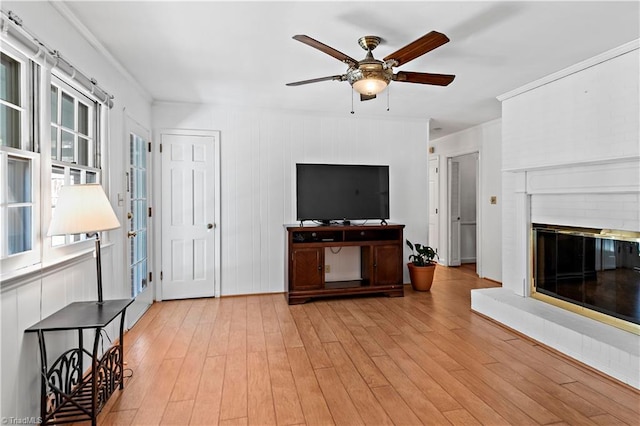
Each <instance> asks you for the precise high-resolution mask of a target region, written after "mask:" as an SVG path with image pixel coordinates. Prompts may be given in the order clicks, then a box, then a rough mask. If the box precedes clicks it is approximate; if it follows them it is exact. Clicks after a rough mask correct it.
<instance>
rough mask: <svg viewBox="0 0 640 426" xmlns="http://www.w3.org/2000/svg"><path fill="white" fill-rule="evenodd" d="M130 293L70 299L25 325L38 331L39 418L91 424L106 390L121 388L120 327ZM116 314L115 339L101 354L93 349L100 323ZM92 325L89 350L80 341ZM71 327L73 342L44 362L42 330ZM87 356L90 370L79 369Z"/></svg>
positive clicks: (97, 343) (97, 344)
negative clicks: (92, 299) (97, 299)
mask: <svg viewBox="0 0 640 426" xmlns="http://www.w3.org/2000/svg"><path fill="white" fill-rule="evenodd" d="M131 303H133V299H118V300H105V301H104V303H102V304H98V303H97V302H74V303H71V304H70V305H67V306H66V307H64V308H62V309H61V310H59V311H58V312H56V313H54V314H52V315H50V316H49V317H47V318H45V319H43V320H42V321H40V322H38V323H37V324H34V325H32V326H31V327H29V328H28V329H26V330H25V332H26V333H38V342H39V344H40V361H41V367H42V377H41V401H40V411H41V417H42V422H43V424H45V425H46V424H50V425H54V424H62V423H73V422H79V421H86V420H91V424H92V425H95V424H96V418H97V417H98V413H100V411H101V410H102V408H103V407H104V404H105V403H106V402H107V400H108V399H109V397H110V396H111V394H113V392H114V391H115V390H116V387H119V388H120V389H123V388H124V382H123V378H124V375H123V372H124V368H123V351H122V343H123V333H124V318H125V312H126V310H127V307H128V306H129V305H130V304H131ZM118 316H120V339H119V341H118V343H117V344H116V345H113V346H111V347H110V348H109V349H107V350H106V351H105V352H104V354H102V356H100V355H99V353H98V350H99V347H100V342H102V337H101V336H102V329H103V328H104V327H106V326H107V325H108V324H109V323H110V322H111V321H113V320H114V319H116V318H117V317H118ZM85 329H94V330H95V337H94V340H93V351H92V352H89V351H88V350H87V349H85V348H84V345H83V338H82V337H83V336H82V334H83V330H85ZM63 330H77V331H78V347H77V348H73V349H69V350H68V351H66V352H65V353H63V354H62V355H60V356H59V357H58V358H57V359H56V360H55V361H54V362H53V363H52V365H51V366H50V367H49V366H48V363H47V348H46V344H45V336H44V334H45V333H46V332H50V331H63ZM85 354H86V355H88V356H90V357H91V370H90V372H89V373H88V374H87V375H84V376H83V374H84V366H83V355H85Z"/></svg>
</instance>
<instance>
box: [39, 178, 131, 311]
mask: <svg viewBox="0 0 640 426" xmlns="http://www.w3.org/2000/svg"><path fill="white" fill-rule="evenodd" d="M119 227H120V222H119V221H118V218H117V217H116V214H115V212H114V211H113V208H112V207H111V203H109V200H108V199H107V195H106V194H105V193H104V190H103V189H102V186H101V185H100V184H97V183H92V184H84V185H65V186H63V187H61V188H60V191H59V193H58V202H57V203H56V207H55V209H53V217H52V218H51V224H50V225H49V232H48V233H47V235H48V236H50V237H51V236H53V235H67V234H83V233H86V234H87V236H89V237H91V236H93V235H95V237H96V266H97V271H98V303H99V304H102V303H103V299H102V266H101V264H100V232H101V231H108V230H110V229H116V228H119Z"/></svg>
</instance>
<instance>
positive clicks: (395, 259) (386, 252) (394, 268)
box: [373, 245, 402, 285]
mask: <svg viewBox="0 0 640 426" xmlns="http://www.w3.org/2000/svg"><path fill="white" fill-rule="evenodd" d="M373 276H374V285H395V284H401V283H402V253H401V250H400V248H399V247H398V245H388V246H377V247H375V248H374V250H373Z"/></svg>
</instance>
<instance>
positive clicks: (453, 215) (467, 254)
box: [447, 152, 479, 274]
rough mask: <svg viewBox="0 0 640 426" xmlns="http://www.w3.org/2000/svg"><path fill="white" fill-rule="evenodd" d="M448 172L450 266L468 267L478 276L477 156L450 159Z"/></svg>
mask: <svg viewBox="0 0 640 426" xmlns="http://www.w3.org/2000/svg"><path fill="white" fill-rule="evenodd" d="M447 170H448V173H447V174H448V176H447V189H448V201H449V203H448V204H449V206H448V207H449V209H448V210H449V218H448V231H449V232H448V234H449V244H448V246H449V253H448V256H447V258H448V265H449V266H461V265H465V267H467V268H473V270H475V272H476V274H478V270H477V264H478V260H479V249H478V233H479V229H478V228H479V225H478V222H479V221H478V216H479V215H478V192H479V190H478V189H479V188H478V181H479V179H478V177H479V169H478V153H477V152H473V153H469V154H464V155H458V156H455V157H449V158H447Z"/></svg>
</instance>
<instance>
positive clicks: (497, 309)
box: [471, 40, 640, 389]
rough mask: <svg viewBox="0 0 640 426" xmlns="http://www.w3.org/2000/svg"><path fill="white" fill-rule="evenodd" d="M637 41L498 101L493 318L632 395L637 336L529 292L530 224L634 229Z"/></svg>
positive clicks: (637, 380) (481, 299)
mask: <svg viewBox="0 0 640 426" xmlns="http://www.w3.org/2000/svg"><path fill="white" fill-rule="evenodd" d="M639 46H640V42H639V41H638V40H635V41H633V42H631V43H628V44H626V45H624V46H621V47H620V48H617V49H613V50H612V51H609V52H605V53H603V54H602V55H599V56H598V57H595V58H592V59H589V60H587V61H585V62H582V63H580V64H576V65H575V66H572V67H570V68H568V69H566V70H562V71H559V72H558V73H556V74H554V75H551V76H548V77H545V78H544V79H541V80H540V81H536V82H533V83H531V84H529V85H527V86H525V87H523V88H520V89H517V90H515V91H513V92H511V93H508V94H505V95H503V96H501V97H499V99H500V100H502V101H503V104H502V121H503V138H502V141H503V143H502V149H503V150H502V153H503V155H502V158H503V169H504V172H503V174H502V178H503V179H502V183H503V187H502V193H503V198H504V202H503V207H502V209H503V210H502V211H503V215H502V218H503V228H502V233H503V241H502V251H503V255H502V259H503V262H502V265H503V273H502V277H503V283H502V284H503V287H502V288H493V289H479V290H473V291H472V292H471V305H472V309H473V310H474V311H477V312H480V313H482V314H483V315H486V316H488V317H490V318H493V319H495V320H496V321H499V322H502V323H503V324H505V325H507V326H508V327H511V328H513V329H515V330H517V331H519V332H521V333H524V334H526V335H527V336H530V337H531V338H533V339H536V340H538V341H540V342H541V343H543V344H545V345H548V346H550V347H552V348H554V349H556V350H558V351H560V352H562V353H564V354H566V355H568V356H571V357H573V358H575V359H577V360H579V361H581V362H583V363H585V364H587V365H589V366H591V367H593V368H595V369H598V370H600V371H602V372H604V373H605V374H609V375H611V376H613V377H615V378H617V379H618V380H621V381H623V382H625V383H628V384H630V385H631V386H634V387H636V388H639V389H640V376H639V375H638V372H639V371H640V336H638V335H637V334H633V333H630V332H628V331H624V330H621V329H617V328H615V327H613V326H611V325H608V324H604V323H600V322H597V321H595V320H593V319H591V318H587V317H584V316H581V315H579V314H576V313H574V312H570V311H567V310H564V309H560V308H558V307H555V306H552V305H550V304H547V303H545V302H542V301H539V300H536V299H534V298H531V297H527V296H529V293H530V278H531V271H530V265H531V257H530V248H531V242H530V229H531V223H532V222H542V223H551V224H557V225H566V226H572V225H573V226H583V227H592V228H613V229H620V230H626V231H640V161H639V160H640V143H639V141H640V114H639V112H640V111H639V110H640V92H639V85H640V55H639V51H638V48H639Z"/></svg>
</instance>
